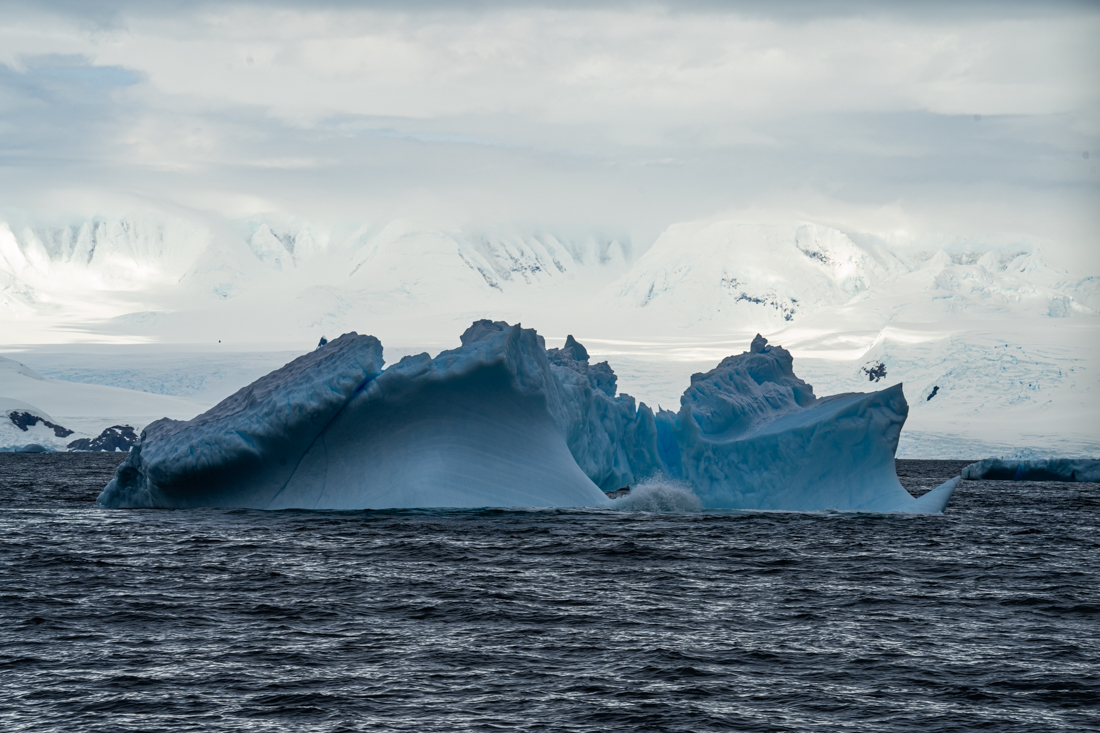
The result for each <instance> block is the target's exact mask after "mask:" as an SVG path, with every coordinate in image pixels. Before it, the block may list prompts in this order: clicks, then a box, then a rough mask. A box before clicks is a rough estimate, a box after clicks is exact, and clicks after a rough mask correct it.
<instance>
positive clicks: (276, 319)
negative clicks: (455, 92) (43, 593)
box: [0, 217, 1100, 457]
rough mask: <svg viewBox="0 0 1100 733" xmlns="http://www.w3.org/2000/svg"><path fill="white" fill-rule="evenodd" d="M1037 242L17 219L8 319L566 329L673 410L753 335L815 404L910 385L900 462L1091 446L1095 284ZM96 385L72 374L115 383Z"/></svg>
mask: <svg viewBox="0 0 1100 733" xmlns="http://www.w3.org/2000/svg"><path fill="white" fill-rule="evenodd" d="M1050 251H1051V250H1050V248H1049V246H1048V243H1044V242H1039V241H1035V240H1033V239H1031V238H1028V237H1026V236H1018V235H996V236H989V237H984V238H961V237H951V236H946V235H921V234H910V235H898V234H887V235H874V234H866V233H859V232H845V231H841V230H840V229H837V228H835V227H829V226H825V225H822V224H820V223H815V222H808V221H797V220H785V221H778V222H770V223H768V222H765V223H761V222H759V221H753V222H745V221H738V220H727V219H714V220H707V221H700V222H691V223H684V224H677V225H674V226H671V227H669V228H668V229H667V230H666V231H665V232H664V233H663V234H662V235H661V236H660V237H659V238H658V239H657V240H656V242H654V243H653V244H652V245H651V246H650V247H649V248H648V249H646V250H645V251H643V252H641V254H640V256H636V254H635V250H634V248H633V246H632V242H631V240H630V238H629V237H628V236H626V235H616V236H608V235H605V234H593V233H591V232H586V231H580V232H569V231H567V230H564V229H563V230H554V229H547V228H542V229H540V228H535V227H526V228H524V227H517V226H494V227H481V228H469V227H468V228H462V227H452V228H440V227H435V226H429V225H426V224H424V223H421V222H415V221H409V220H395V221H390V222H384V223H381V224H378V225H363V226H344V227H324V226H319V225H316V224H313V223H309V222H304V221H300V220H297V219H289V218H277V217H271V218H269V219H266V220H263V221H251V222H214V223H211V222H204V223H196V222H192V221H185V220H181V219H169V218H161V219H157V218H151V217H135V218H131V219H118V220H102V221H100V220H95V221H88V222H82V223H78V224H66V225H59V226H37V225H24V224H15V223H9V224H0V322H2V323H3V331H4V339H3V341H4V342H5V343H6V344H8V345H13V344H34V343H64V342H71V341H73V340H84V341H102V340H107V341H129V342H141V341H155V342H186V343H197V344H203V343H205V344H209V345H210V348H211V349H215V348H218V349H220V348H227V347H229V346H230V345H237V346H241V347H242V348H256V346H255V345H256V344H259V343H269V344H272V347H271V348H276V347H278V348H284V349H285V348H291V349H304V348H309V347H311V346H312V345H313V344H315V343H316V342H317V339H319V338H320V337H321V336H323V335H327V336H329V337H333V336H335V335H338V334H340V333H343V332H345V331H351V330H355V331H358V332H360V333H370V334H373V335H376V336H379V337H380V338H382V339H383V340H384V341H385V342H387V343H390V344H394V347H396V349H397V350H398V351H404V352H407V351H409V350H418V349H425V348H426V349H428V350H437V349H438V348H442V347H446V346H452V345H454V344H453V343H451V339H452V338H453V334H454V333H456V332H461V331H462V330H463V329H465V327H466V326H468V325H469V323H470V322H472V321H474V320H476V319H479V318H485V317H488V318H491V319H498V320H507V321H509V322H512V323H516V322H522V323H524V324H525V325H530V326H534V327H537V328H539V330H540V332H542V333H546V334H548V335H549V336H550V337H551V338H554V337H555V336H556V337H560V338H564V336H565V334H566V333H574V334H576V335H577V336H578V337H579V338H582V339H584V340H585V342H586V343H588V344H590V347H589V348H590V350H592V352H593V354H594V355H597V356H599V357H600V358H608V359H610V360H611V362H612V364H613V366H614V367H615V368H616V371H617V372H618V373H619V374H620V385H621V386H622V388H623V389H624V390H625V391H627V392H631V393H632V394H635V396H637V397H639V398H640V399H644V400H646V401H647V402H651V403H661V404H664V405H665V406H666V407H669V406H675V400H676V399H677V398H678V394H679V391H678V390H675V389H672V385H678V384H681V383H682V382H683V380H684V379H685V378H686V377H687V376H689V375H690V374H691V373H692V372H694V371H706V370H708V369H710V368H712V367H713V365H714V364H715V363H717V361H718V360H719V359H720V358H722V357H724V356H727V355H729V354H731V353H737V352H739V351H742V350H744V348H746V345H747V343H748V341H749V340H750V339H751V337H752V336H753V335H754V334H755V333H756V332H761V333H763V334H764V335H765V336H767V337H768V338H769V340H770V341H771V342H772V343H776V344H781V345H783V346H785V347H787V348H789V349H790V350H791V351H792V353H794V355H795V357H796V358H797V359H799V363H800V367H799V368H800V370H802V371H804V372H805V373H806V374H807V376H808V378H809V381H811V383H813V384H815V385H816V386H818V387H819V388H821V389H823V390H825V391H827V392H841V391H845V390H858V389H861V388H865V387H866V386H868V384H869V382H870V381H871V380H872V379H876V378H877V379H878V380H879V382H878V383H876V384H875V385H874V386H876V387H881V386H886V385H885V384H883V383H881V382H882V381H883V380H885V382H886V383H894V382H897V381H902V382H904V383H905V387H906V392H907V394H908V395H909V398H910V402H911V404H912V406H913V409H912V412H911V418H910V424H909V428H908V429H907V432H906V433H905V434H903V439H902V452H903V454H905V453H906V452H907V451H909V452H911V451H917V452H921V451H924V452H925V453H928V454H937V455H947V454H948V453H952V454H959V455H963V454H965V455H964V456H963V457H975V456H977V455H979V454H980V453H981V452H983V450H986V449H987V450H986V452H988V450H997V451H999V452H1006V451H1008V450H1009V449H1034V450H1036V451H1039V452H1042V451H1046V450H1055V451H1057V452H1066V451H1070V452H1083V451H1084V452H1087V451H1093V452H1100V435H1098V431H1097V430H1096V429H1095V428H1093V427H1092V426H1091V422H1093V421H1094V420H1093V416H1094V415H1096V414H1100V402H1098V400H1100V374H1098V373H1097V370H1096V365H1097V364H1098V363H1100V362H1098V359H1097V356H1098V354H1097V349H1098V348H1100V338H1097V336H1098V335H1100V333H1098V331H1100V315H1098V311H1100V277H1097V273H1092V272H1070V271H1069V270H1068V269H1067V268H1066V267H1064V266H1063V265H1061V263H1060V262H1059V260H1058V258H1057V257H1052V256H1051V255H1050V254H1049V253H1050ZM219 342H224V344H223V345H219ZM249 344H251V345H252V346H249ZM27 358H33V353H28V356H27ZM212 358H216V355H215V356H214V357H212ZM154 362H155V360H154V361H152V362H150V363H149V367H148V370H147V372H145V373H147V374H148V376H149V382H150V384H162V383H163V380H160V379H157V378H156V377H155V375H154V373H153V372H154V370H155V368H156V367H155V366H153V364H154ZM63 371H64V370H63ZM78 371H79V370H78ZM139 371H140V370H139ZM108 372H111V373H113V372H112V370H106V371H100V372H97V371H95V370H94V369H90V370H85V371H84V372H80V373H79V374H76V373H75V372H74V374H76V376H75V377H72V378H79V379H87V380H90V381H98V382H99V383H101V384H113V382H111V381H110V379H109V378H108V376H107V375H108ZM65 373H66V376H67V378H70V377H69V371H65ZM80 375H83V376H80ZM875 375H877V377H876V376H875ZM141 379H142V377H141V374H136V375H134V374H131V376H130V377H128V381H127V382H126V385H125V386H135V385H137V386H139V388H140V383H141ZM225 386H226V389H227V390H228V389H229V388H230V387H233V386H234V385H231V384H228V383H226V385H225ZM236 386H241V385H236ZM150 389H154V388H150ZM155 389H161V390H163V388H162V387H156V388H155ZM933 393H934V396H932V395H933ZM181 394H182V393H181ZM6 396H7V397H9V398H12V399H23V398H22V397H20V396H19V395H15V394H9V395H6ZM930 396H931V399H929V397H930ZM26 401H27V402H31V403H33V400H26ZM51 414H52V412H51ZM1059 440H1061V442H1059ZM982 446H984V447H985V448H984V449H983V448H982ZM1059 446H1061V447H1060V448H1059Z"/></svg>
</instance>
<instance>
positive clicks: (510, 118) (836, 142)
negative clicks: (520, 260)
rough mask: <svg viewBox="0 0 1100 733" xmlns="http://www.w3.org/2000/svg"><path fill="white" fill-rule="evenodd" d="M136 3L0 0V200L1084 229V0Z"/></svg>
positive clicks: (1091, 225) (1089, 112)
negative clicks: (732, 216) (1031, 2)
mask: <svg viewBox="0 0 1100 733" xmlns="http://www.w3.org/2000/svg"><path fill="white" fill-rule="evenodd" d="M150 6H153V3H138V2H133V3H128V2H119V3H95V2H56V3H50V2H42V1H39V2H34V3H0V13H2V14H3V18H4V22H3V23H2V24H0V214H3V215H5V216H7V217H8V218H11V217H12V216H70V215H73V216H78V215H79V216H84V215H90V214H96V213H99V214H108V215H110V214H118V213H125V212H129V211H136V210H144V209H153V210H161V211H168V212H175V213H184V214H187V213H195V212H206V213H210V212H213V213H215V214H217V215H219V216H224V217H229V218H231V219H247V218H250V217H261V216H265V215H269V214H271V213H272V212H278V213H280V214H281V215H284V216H295V217H301V218H303V219H306V220H311V221H321V222H328V223H346V222H367V221H375V220H379V219H387V218H391V217H394V216H414V217H420V218H425V219H429V220H433V221H437V222H440V223H472V222H479V221H483V222H488V221H494V222H497V221H519V222H539V223H550V224H552V223H563V224H570V225H577V224H581V225H591V226H600V227H607V228H614V229H625V230H627V231H630V232H633V233H634V234H635V236H636V237H638V238H642V239H644V238H645V237H647V236H648V237H651V236H653V235H655V233H656V232H657V231H659V230H660V229H662V228H663V227H664V226H666V225H668V224H670V223H672V222H675V221H680V220H688V219H695V218H701V217H707V216H711V215H715V214H717V213H719V212H722V211H725V210H739V211H744V210H746V209H753V208H756V209H769V210H771V209H776V210H782V211H790V212H794V213H798V214H802V215H806V216H813V217H817V218H819V219H823V220H827V221H832V222H835V223H840V224H847V225H848V226H853V227H856V228H862V229H864V230H871V229H882V230H892V229H904V228H919V229H924V230H935V231H947V232H956V233H975V232H992V231H1006V230H1008V231H1021V232H1028V233H1031V234H1034V235H1038V236H1042V237H1051V238H1055V239H1060V240H1062V241H1065V242H1067V243H1072V244H1073V246H1075V247H1079V248H1081V249H1082V250H1085V249H1088V250H1092V249H1094V248H1096V247H1098V246H1100V236H1098V235H1097V232H1098V231H1100V207H1098V206H1097V201H1098V197H1097V193H1098V182H1100V175H1098V173H1097V163H1098V161H1097V158H1098V157H1100V142H1098V138H1100V43H1097V39H1098V38H1100V4H1097V3H1062V4H1054V5H1049V6H1047V7H1046V8H1044V9H1043V10H1041V11H1040V10H1034V9H1028V8H1027V6H1026V5H1025V4H1022V3H1021V4H1019V6H1017V5H1014V4H1011V3H988V4H976V5H971V6H968V8H966V9H964V10H959V9H956V8H954V4H953V3H919V4H915V5H914V6H913V7H912V8H910V7H909V6H907V5H903V4H896V5H892V6H890V7H891V8H893V9H891V10H889V11H885V10H881V9H874V8H875V5H870V4H867V5H864V4H860V3H843V2H838V3H780V4H778V5H775V4H772V3H761V4H753V3H722V2H709V3H708V2H701V3H677V4H676V5H675V6H673V5H662V4H659V3H628V2H613V3H606V4H602V5H601V4H599V3H560V4H550V3H545V4H532V3H519V2H517V3H509V2H475V3H467V4H462V3H457V2H450V3H428V2H410V3H398V2H392V3H375V4H368V3H329V4H327V5H325V4H323V3H318V2H308V3H306V2H302V3H295V2H282V3H274V4H268V5H258V4H231V3H218V4H200V3H182V2H169V3H162V4H160V5H159V6H156V7H150ZM364 8H365V9H364ZM1006 8H1007V9H1006ZM642 244H643V246H644V244H645V243H644V242H642Z"/></svg>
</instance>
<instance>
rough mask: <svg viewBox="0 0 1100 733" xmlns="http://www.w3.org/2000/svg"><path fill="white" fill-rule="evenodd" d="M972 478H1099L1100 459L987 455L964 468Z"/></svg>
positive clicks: (1042, 479) (1057, 479) (992, 479)
mask: <svg viewBox="0 0 1100 733" xmlns="http://www.w3.org/2000/svg"><path fill="white" fill-rule="evenodd" d="M962 477H963V478H964V479H967V480H969V481H977V480H979V479H985V480H987V481H1013V480H1015V481H1092V482H1100V460H1097V459H1095V458H1047V459H1045V460H1018V459H1011V458H986V459H985V460H984V461H979V462H977V463H971V464H970V465H969V466H966V467H965V468H963V470H962Z"/></svg>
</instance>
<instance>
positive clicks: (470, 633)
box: [0, 454, 1100, 733]
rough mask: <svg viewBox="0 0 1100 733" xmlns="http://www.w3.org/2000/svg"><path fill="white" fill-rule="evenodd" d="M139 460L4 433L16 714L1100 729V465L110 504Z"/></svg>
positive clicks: (186, 719) (124, 725) (4, 684)
mask: <svg viewBox="0 0 1100 733" xmlns="http://www.w3.org/2000/svg"><path fill="white" fill-rule="evenodd" d="M119 460H120V457H119V456H117V455H115V456H111V455H102V454H100V455H95V454H68V455H57V454H53V455H14V454H0V729H2V730H5V731H31V730H33V731H49V730H57V731H62V730H63V731H150V730H173V731H192V730H194V731H238V730H250V731H251V730H255V731H274V730H287V731H342V730H370V731H376V730H407V731H427V730H431V731H458V730H487V731H488V730H492V731H499V730H545V731H559V730H561V731H605V730H621V731H643V730H654V731H707V730H742V731H844V730H851V731H922V732H923V731H997V732H998V733H1003V732H1008V731H1070V730H1072V731H1082V730H1095V729H1097V728H1098V727H1100V693H1098V689H1100V591H1098V587H1100V573H1098V570H1097V561H1098V559H1100V526H1098V525H1100V485H1097V484H1055V483H1031V482H965V483H963V484H962V485H961V486H960V487H959V489H958V491H957V492H956V495H955V498H954V500H953V501H952V503H951V505H950V506H949V507H948V513H947V514H946V515H945V516H937V517H901V516H859V515H837V514H774V513H772V514H736V513H724V514H713V513H711V514H706V513H704V514H679V515H676V514H628V513H614V512H608V511H552V510H546V511H529V512H524V511H452V512H440V511H400V512H351V513H331V512H328V513H311V512H275V513H264V512H254V511H213V510H210V511H192V512H172V511H138V510H129V511H105V510H100V509H98V508H97V507H96V506H95V505H94V503H93V500H94V497H95V496H96V494H97V493H98V492H99V490H100V488H101V487H102V486H103V484H104V483H105V482H106V481H107V480H108V478H109V477H110V475H111V474H112V472H113V469H114V467H115V465H116V464H117V463H118V462H119ZM961 465H962V464H961V463H960V462H933V461H927V462H914V461H902V462H899V470H900V472H901V473H903V474H904V476H903V479H902V480H903V483H905V484H906V486H907V487H909V488H910V489H911V490H913V491H914V493H920V492H921V491H923V490H926V489H928V488H932V487H933V486H935V485H936V484H938V483H939V482H941V481H942V480H945V479H947V478H949V477H950V476H951V475H955V474H957V472H958V469H959V467H960V466H961Z"/></svg>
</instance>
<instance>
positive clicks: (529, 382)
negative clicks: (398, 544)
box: [99, 320, 958, 513]
mask: <svg viewBox="0 0 1100 733" xmlns="http://www.w3.org/2000/svg"><path fill="white" fill-rule="evenodd" d="M382 364H383V361H382V346H381V344H380V343H379V342H378V340H377V339H375V338H374V337H371V336H359V335H358V334H354V333H351V334H345V335H344V336H342V337H340V338H339V339H336V340H334V341H332V342H330V343H328V344H327V345H325V346H323V347H321V348H319V349H318V350H317V351H314V352H313V353H311V354H307V355H305V356H303V357H300V358H298V359H296V360H294V361H293V362H291V363H289V364H287V365H286V366H285V367H283V368H282V369H279V370H277V371H275V372H272V373H271V374H269V375H267V376H266V377H264V378H262V379H260V380H258V381H257V382H255V383H254V384H252V385H250V386H249V387H246V388H245V389H243V390H241V391H240V392H238V393H237V394H235V395H233V396H231V397H229V398H228V399H226V400H225V401H223V402H222V403H220V404H219V405H217V406H216V407H214V408H213V409H212V410H210V411H208V412H206V413H204V414H202V415H200V416H198V417H196V418H195V419H193V420H190V421H188V422H180V421H175V420H167V419H165V420H160V421H158V422H155V423H153V424H151V425H149V426H148V427H147V428H146V430H145V431H144V433H143V435H142V439H141V442H140V444H139V445H138V446H137V447H136V448H134V450H133V451H131V453H130V455H129V457H128V458H127V460H126V461H125V462H124V463H123V464H122V466H120V467H119V469H118V472H117V474H116V476H115V478H114V480H112V481H111V483H110V484H108V485H107V488H106V489H105V490H104V491H103V493H102V494H101V495H100V497H99V503H100V504H101V505H102V506H104V507H112V508H121V507H163V508H190V507H225V508H229V507H240V508H255V509H287V508H303V509H386V508H413V507H517V506H523V507H548V506H614V503H613V502H612V501H611V500H610V499H608V498H607V496H606V495H605V494H604V491H606V490H611V489H617V488H619V487H620V486H624V485H627V484H632V483H634V482H636V481H638V480H640V479H643V478H645V477H648V476H655V475H661V474H664V475H667V476H671V477H673V478H676V479H680V480H682V481H684V482H686V484H687V485H689V486H691V487H692V489H693V490H694V492H695V493H696V494H697V496H698V498H699V500H700V502H701V504H702V506H703V507H705V508H715V509H752V510H758V509H774V510H788V511H815V510H837V511H868V512H913V513H925V512H941V511H943V509H944V507H945V506H946V504H947V501H948V500H949V499H950V497H951V493H952V491H953V490H954V488H955V486H956V485H957V483H958V480H957V479H953V480H952V481H949V482H947V483H946V484H944V485H943V486H941V487H940V488H938V489H935V490H934V491H932V492H929V493H928V494H925V495H924V496H922V497H920V498H919V499H914V498H913V497H912V496H911V495H910V494H909V493H908V492H906V491H905V489H904V488H902V486H901V484H900V483H899V482H898V480H897V477H896V475H895V473H894V469H893V456H894V451H895V449H896V447H897V441H898V435H899V433H900V431H901V426H902V423H903V422H904V421H905V416H906V414H907V412H908V407H907V405H906V402H905V398H904V396H903V395H902V393H901V388H900V386H897V387H893V388H890V389H887V390H883V391H882V392H874V393H870V394H851V395H839V396H835V397H827V398H821V399H819V398H816V397H815V396H814V394H813V390H812V388H811V387H810V386H809V385H808V384H806V383H805V382H803V381H802V380H800V379H798V378H797V377H796V376H795V375H794V373H793V370H792V359H791V356H790V354H789V353H788V352H787V351H785V350H784V349H782V348H780V347H773V346H768V345H767V343H766V341H765V340H764V339H763V338H760V337H757V339H756V340H755V341H754V342H753V345H752V348H751V350H750V351H749V352H747V353H744V354H741V355H739V356H731V357H729V358H727V359H725V360H724V361H723V362H722V363H721V364H720V365H719V366H718V367H717V368H716V369H715V370H713V371H711V372H709V373H707V374H700V375H695V376H694V377H693V378H692V385H691V387H689V388H688V390H687V391H686V392H685V393H684V396H683V398H682V400H681V408H680V411H679V413H677V414H673V413H671V412H667V411H662V412H661V413H660V414H659V415H657V416H656V417H655V416H654V415H653V412H652V411H651V410H650V409H649V408H648V407H647V406H646V405H644V404H642V405H638V406H636V405H635V402H634V399H633V398H631V397H630V396H629V395H616V384H615V382H616V380H615V375H614V373H613V372H612V370H611V368H610V367H609V366H608V365H607V364H606V363H600V364H591V363H590V360H589V358H588V354H587V352H586V351H585V349H584V347H583V346H581V345H580V344H578V343H577V342H576V341H574V340H573V339H572V337H570V338H569V339H568V340H567V342H566V345H565V346H564V347H563V348H561V349H550V350H547V349H546V348H545V345H544V342H543V340H542V338H541V337H540V336H538V334H536V333H535V332H534V331H533V330H530V329H524V328H521V327H520V326H518V325H517V326H509V325H508V324H506V323H502V322H491V321H485V320H483V321H478V322H476V323H474V324H473V325H472V326H471V327H470V328H469V329H468V330H467V331H466V332H465V333H464V334H463V335H462V346H461V347H459V348H457V349H453V350H450V351H444V352H442V353H440V354H439V355H438V356H436V357H435V358H434V359H433V358H431V357H430V356H429V355H428V354H419V355H416V356H409V357H405V358H404V359H402V360H401V361H400V362H398V363H397V364H395V365H393V366H391V367H389V368H387V369H385V370H383V369H382ZM601 489H603V490H601Z"/></svg>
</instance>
